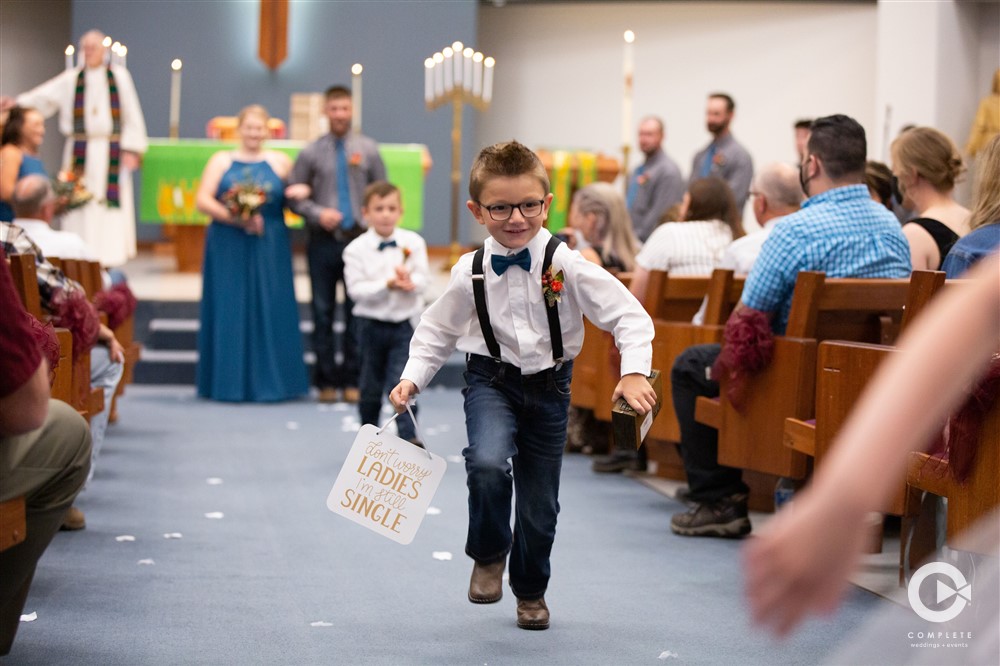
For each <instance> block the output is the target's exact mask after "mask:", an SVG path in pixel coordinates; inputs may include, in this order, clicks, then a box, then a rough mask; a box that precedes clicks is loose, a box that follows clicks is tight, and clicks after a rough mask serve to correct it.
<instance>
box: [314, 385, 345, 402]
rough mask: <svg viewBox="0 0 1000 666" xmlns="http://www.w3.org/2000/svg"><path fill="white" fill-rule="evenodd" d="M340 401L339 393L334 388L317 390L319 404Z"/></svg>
mask: <svg viewBox="0 0 1000 666" xmlns="http://www.w3.org/2000/svg"><path fill="white" fill-rule="evenodd" d="M339 400H340V391H338V390H337V389H335V388H330V387H329V386H327V387H326V388H321V389H320V390H319V401H320V402H327V403H329V402H337V401H339Z"/></svg>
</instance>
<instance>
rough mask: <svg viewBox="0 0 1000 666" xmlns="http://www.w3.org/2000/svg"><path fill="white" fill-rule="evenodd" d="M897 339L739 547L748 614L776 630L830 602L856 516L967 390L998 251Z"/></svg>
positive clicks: (856, 532) (986, 330) (882, 499)
mask: <svg viewBox="0 0 1000 666" xmlns="http://www.w3.org/2000/svg"><path fill="white" fill-rule="evenodd" d="M968 277H969V278H970V279H972V280H973V283H972V284H969V285H962V286H960V287H958V288H956V289H955V290H954V291H953V292H951V293H946V294H944V295H942V296H940V297H939V298H938V299H937V300H936V301H935V302H934V303H932V304H931V306H930V307H929V308H928V310H927V312H925V313H924V314H923V315H922V316H921V317H920V319H919V320H918V321H917V322H916V324H915V325H914V327H913V328H911V329H910V330H908V331H907V332H906V333H905V334H904V336H903V337H902V339H901V340H900V345H899V346H900V349H901V350H902V353H899V354H894V355H892V356H891V357H890V358H889V359H887V360H886V363H885V365H884V366H883V367H882V368H881V369H880V370H879V372H878V373H877V375H876V376H875V378H874V379H873V380H872V383H871V384H870V386H869V387H868V388H867V389H866V390H865V392H864V394H863V395H862V397H861V399H860V400H859V402H858V405H857V407H856V408H855V409H854V411H853V412H852V414H851V415H850V417H849V418H848V420H847V422H846V423H845V424H844V427H843V429H842V430H841V432H840V434H839V435H838V437H837V439H836V442H835V443H834V446H833V448H832V450H831V454H830V456H829V458H828V459H827V460H826V461H825V462H824V464H823V465H822V467H820V469H819V470H817V472H816V475H815V476H814V477H813V481H812V483H811V484H810V485H809V487H808V488H807V489H806V490H805V491H804V492H803V493H801V495H800V496H798V497H796V499H795V505H794V508H793V509H791V510H789V511H784V512H782V513H781V514H779V515H778V516H776V517H775V518H774V520H773V521H772V522H771V523H770V524H769V525H768V526H767V527H766V528H765V529H764V530H762V531H761V534H760V536H759V537H756V538H754V539H751V540H750V541H749V542H748V543H747V545H746V547H745V549H744V569H745V576H746V581H745V582H746V593H747V597H748V601H749V604H750V612H751V614H752V616H753V619H754V620H755V621H756V622H757V623H759V624H762V625H765V626H767V627H768V628H770V629H771V630H772V631H773V632H774V633H776V634H778V635H785V634H787V633H789V632H790V631H791V630H792V629H793V628H794V627H795V626H796V625H797V624H798V623H799V622H801V621H802V620H803V619H804V618H805V617H806V616H808V615H810V614H813V613H817V612H830V611H832V610H834V609H835V608H836V606H837V604H838V602H839V600H840V597H841V595H842V593H843V590H844V588H845V587H846V581H847V577H848V576H849V575H850V573H851V571H853V569H854V567H855V565H856V563H857V562H858V559H859V558H860V555H861V550H862V547H863V546H864V538H865V530H864V529H862V525H863V523H864V520H865V516H866V515H867V514H868V512H870V511H879V510H881V509H882V508H883V507H884V506H885V504H886V503H887V502H888V501H889V498H890V496H891V495H892V493H893V491H894V490H895V488H896V486H897V485H898V483H899V480H900V479H901V478H902V477H903V472H904V470H905V468H906V464H907V459H908V456H909V454H910V452H911V451H916V450H919V449H921V448H922V447H923V446H925V444H926V442H928V441H930V438H931V435H932V434H933V432H934V430H935V429H936V428H938V427H940V424H941V422H942V420H943V419H944V418H945V417H946V416H947V415H948V414H949V413H951V412H952V411H953V410H954V409H955V407H957V406H958V405H959V404H960V403H961V402H962V400H963V399H964V398H965V396H966V395H967V394H968V392H969V388H970V384H971V383H972V382H974V381H975V380H976V378H977V377H978V376H980V374H981V373H982V372H983V370H984V369H985V367H986V366H987V364H988V362H989V359H990V357H991V355H992V354H994V353H995V352H996V351H997V349H998V347H1000V260H998V255H993V256H992V257H990V258H989V259H985V260H983V262H982V263H981V264H980V265H979V266H978V267H976V269H974V270H973V271H972V272H971V273H970V274H969V275H968Z"/></svg>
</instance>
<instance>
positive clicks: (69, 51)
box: [64, 44, 76, 69]
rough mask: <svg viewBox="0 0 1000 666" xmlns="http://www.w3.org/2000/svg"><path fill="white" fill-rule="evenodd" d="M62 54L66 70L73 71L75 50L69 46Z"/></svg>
mask: <svg viewBox="0 0 1000 666" xmlns="http://www.w3.org/2000/svg"><path fill="white" fill-rule="evenodd" d="M64 53H65V54H66V69H73V54H74V53H76V49H75V48H73V45H72V44H70V45H69V46H67V47H66V51H64Z"/></svg>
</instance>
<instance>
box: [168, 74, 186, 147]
mask: <svg viewBox="0 0 1000 666" xmlns="http://www.w3.org/2000/svg"><path fill="white" fill-rule="evenodd" d="M182 66H183V64H182V63H181V61H180V59H174V61H173V62H172V63H170V69H171V72H172V73H171V75H170V135H171V137H172V138H177V136H178V135H179V130H180V122H181V67H182Z"/></svg>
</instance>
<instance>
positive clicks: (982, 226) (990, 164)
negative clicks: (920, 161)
mask: <svg viewBox="0 0 1000 666" xmlns="http://www.w3.org/2000/svg"><path fill="white" fill-rule="evenodd" d="M974 200H975V202H976V205H975V206H974V207H973V209H972V214H971V216H970V217H969V228H970V229H971V230H972V231H970V232H969V233H968V235H966V236H964V237H962V238H961V239H959V241H958V242H957V243H955V245H954V246H953V247H952V248H951V252H949V253H948V256H947V257H945V259H944V263H943V264H942V265H941V270H943V271H944V272H945V275H947V276H948V277H949V278H955V277H961V276H962V275H963V274H964V273H965V272H966V271H967V270H969V268H970V267H971V266H972V265H973V264H975V263H976V262H978V261H979V260H980V259H982V258H983V257H985V256H987V255H989V254H990V253H992V252H994V251H995V250H996V249H997V248H998V247H1000V135H997V136H995V137H993V139H992V140H990V142H989V143H987V144H986V147H985V148H982V149H981V150H980V154H979V182H978V183H977V184H976V196H975V197H974Z"/></svg>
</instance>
